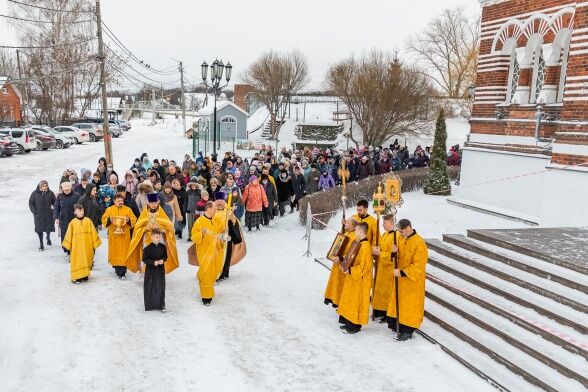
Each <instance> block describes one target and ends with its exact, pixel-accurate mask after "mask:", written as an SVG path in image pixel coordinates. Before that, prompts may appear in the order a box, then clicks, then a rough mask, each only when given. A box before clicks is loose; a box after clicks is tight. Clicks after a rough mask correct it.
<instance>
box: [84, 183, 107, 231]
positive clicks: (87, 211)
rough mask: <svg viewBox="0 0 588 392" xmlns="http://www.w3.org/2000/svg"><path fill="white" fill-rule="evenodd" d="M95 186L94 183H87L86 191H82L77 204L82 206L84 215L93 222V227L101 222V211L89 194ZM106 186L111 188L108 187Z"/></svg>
mask: <svg viewBox="0 0 588 392" xmlns="http://www.w3.org/2000/svg"><path fill="white" fill-rule="evenodd" d="M95 187H96V185H94V184H88V186H87V187H86V193H84V196H82V197H80V199H79V200H78V204H81V205H82V207H84V216H85V217H86V218H89V219H90V220H91V221H92V223H94V226H95V227H98V226H100V225H101V224H102V213H101V210H100V206H99V205H98V201H96V199H94V198H93V197H92V196H90V194H91V193H92V189H94V188H95ZM108 188H109V189H112V188H110V187H108Z"/></svg>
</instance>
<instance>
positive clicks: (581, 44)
mask: <svg viewBox="0 0 588 392" xmlns="http://www.w3.org/2000/svg"><path fill="white" fill-rule="evenodd" d="M587 46H588V42H578V43H577V44H571V45H570V48H572V49H573V48H585V47H587Z"/></svg>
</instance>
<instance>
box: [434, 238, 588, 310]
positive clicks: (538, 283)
mask: <svg viewBox="0 0 588 392" xmlns="http://www.w3.org/2000/svg"><path fill="white" fill-rule="evenodd" d="M427 245H428V246H429V248H430V249H432V250H434V251H435V252H437V253H439V254H442V255H444V256H447V257H449V258H451V259H452V260H455V261H458V262H460V263H464V264H466V265H469V266H471V267H473V268H476V269H478V270H480V271H484V272H486V273H488V274H491V275H494V276H496V277H497V278H500V279H502V280H504V281H507V282H510V283H513V284H516V285H517V286H520V287H522V288H525V289H527V290H530V291H532V292H534V293H536V294H539V295H541V296H544V297H546V298H550V299H552V300H554V301H557V302H559V303H562V304H564V305H566V306H569V307H571V308H572V309H576V310H578V311H580V312H583V313H586V314H588V296H587V295H586V294H584V293H581V292H579V291H577V290H574V289H571V288H569V287H566V286H563V285H560V284H559V283H556V282H552V281H549V280H546V279H543V278H540V277H538V276H536V275H533V274H531V273H528V272H525V271H521V270H518V269H516V268H514V267H511V266H508V265H505V264H503V263H500V262H498V261H495V260H493V259H490V258H488V257H485V256H480V255H478V254H475V253H472V252H469V251H467V250H463V249H461V248H457V247H455V246H453V245H450V244H447V243H444V242H441V241H439V240H427Z"/></svg>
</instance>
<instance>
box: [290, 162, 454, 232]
mask: <svg viewBox="0 0 588 392" xmlns="http://www.w3.org/2000/svg"><path fill="white" fill-rule="evenodd" d="M459 169H460V168H459V167H456V166H452V167H449V168H448V169H447V174H448V175H449V178H450V179H452V180H455V179H457V176H458V173H459ZM396 174H397V175H398V177H400V179H401V180H402V193H406V192H411V191H414V190H417V189H422V188H423V186H424V185H425V181H426V180H427V176H428V175H429V168H428V167H422V168H417V169H411V170H402V171H398V172H396ZM384 177H386V175H385V174H379V175H376V176H371V177H369V178H366V179H365V180H361V181H358V182H353V183H350V184H347V201H346V202H345V206H346V207H347V208H349V207H352V206H355V204H356V203H357V202H358V201H359V200H361V199H366V200H368V202H370V204H371V201H372V196H373V195H374V192H375V191H376V189H377V188H378V183H380V181H382V180H383V179H384ZM342 195H343V192H342V190H341V187H340V186H338V187H336V188H331V189H329V190H328V191H323V192H316V193H314V194H312V195H310V196H306V197H304V198H302V199H301V200H300V223H302V224H306V209H307V208H308V203H310V206H311V209H312V213H313V214H323V213H326V212H329V211H334V212H332V213H330V214H325V215H321V216H319V217H318V219H320V220H321V221H323V222H325V223H329V220H331V218H332V217H333V216H334V215H335V214H337V213H338V212H339V211H341V210H342V208H343V205H342V204H341V196H342ZM312 228H313V229H317V230H322V229H325V226H324V225H322V224H321V223H319V222H317V221H316V220H314V221H313V222H312Z"/></svg>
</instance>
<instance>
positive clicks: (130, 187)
mask: <svg viewBox="0 0 588 392" xmlns="http://www.w3.org/2000/svg"><path fill="white" fill-rule="evenodd" d="M129 175H130V176H131V179H130V180H128V179H127V176H129ZM123 181H124V182H123V184H124V186H125V188H127V192H130V194H131V195H136V194H137V184H138V181H137V179H136V178H135V176H134V175H133V172H132V171H130V170H129V171H127V172H126V174H125V178H124V180H123Z"/></svg>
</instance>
